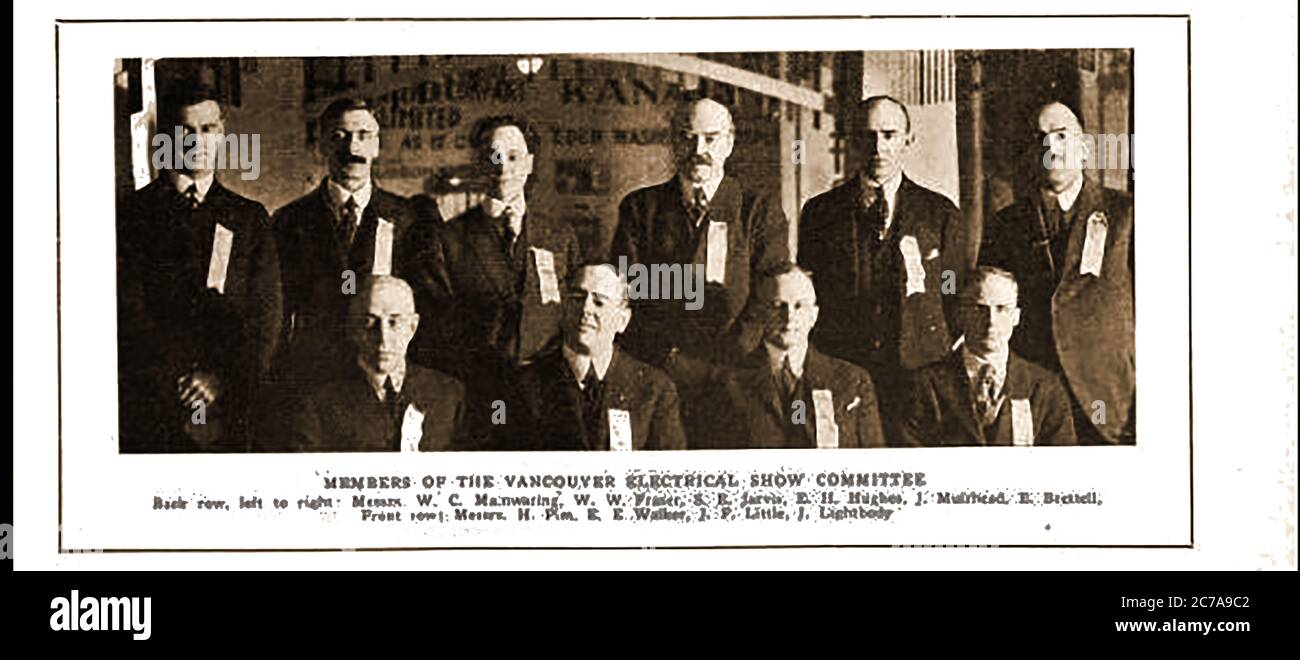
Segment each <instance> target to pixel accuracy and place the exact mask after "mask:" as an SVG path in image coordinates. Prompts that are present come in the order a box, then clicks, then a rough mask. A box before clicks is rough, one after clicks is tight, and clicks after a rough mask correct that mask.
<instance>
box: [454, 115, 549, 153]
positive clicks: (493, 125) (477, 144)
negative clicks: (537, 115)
mask: <svg viewBox="0 0 1300 660" xmlns="http://www.w3.org/2000/svg"><path fill="white" fill-rule="evenodd" d="M504 126H514V127H515V128H517V129H519V132H520V133H523V134H524V144H525V145H527V147H528V153H530V154H534V155H536V154H537V150H538V148H540V147H541V140H540V139H539V137H538V135H537V131H536V130H535V129H534V128H533V125H532V123H530V122H529V121H528V119H527V118H525V117H522V116H520V115H493V116H490V117H484V118H482V119H480V120H478V121H477V122H475V123H474V128H472V129H471V130H470V133H469V144H470V146H471V147H473V148H475V149H477V150H479V151H486V150H488V149H491V148H492V132H493V131H495V130H497V129H498V128H502V127H504Z"/></svg>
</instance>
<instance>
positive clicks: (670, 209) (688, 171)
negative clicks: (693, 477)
mask: <svg viewBox="0 0 1300 660" xmlns="http://www.w3.org/2000/svg"><path fill="white" fill-rule="evenodd" d="M734 142H735V126H734V125H733V123H732V119H731V114H730V113H729V112H728V111H727V109H726V108H725V107H723V106H722V105H721V104H719V103H717V102H716V101H713V100H710V99H700V100H695V101H692V102H690V103H687V104H685V105H683V106H681V107H680V108H678V110H677V112H675V113H674V115H673V118H672V149H673V157H674V159H675V161H676V164H677V175H676V176H675V177H673V178H672V179H669V180H668V181H665V182H664V183H661V184H658V185H655V186H650V187H648V188H642V189H640V190H635V191H632V192H631V193H629V194H628V195H627V196H626V197H624V198H623V201H622V202H621V203H620V204H619V211H618V227H617V229H616V230H615V232H614V241H613V247H612V250H611V259H610V261H611V262H612V263H615V264H617V265H618V268H619V270H620V271H621V272H623V273H624V274H625V275H626V276H627V277H628V279H629V280H630V283H631V285H632V311H633V314H632V324H631V326H630V327H629V328H628V332H627V334H626V336H625V337H624V338H623V339H622V340H621V341H620V343H621V345H623V346H624V347H626V348H627V350H628V352H629V353H632V354H633V355H636V356H637V357H638V358H639V359H641V360H644V361H646V362H648V363H650V364H653V365H656V366H659V367H661V368H663V369H664V370H665V371H667V372H668V375H669V376H671V377H672V378H673V380H674V382H675V383H676V384H677V388H678V391H679V392H681V395H682V398H683V402H684V405H685V407H684V411H683V413H684V417H685V419H684V421H685V423H686V427H687V429H688V433H690V432H691V431H690V429H692V428H693V427H694V426H695V424H696V421H697V420H698V419H699V418H700V416H701V415H702V414H704V413H705V412H706V411H702V410H698V409H697V408H698V407H697V405H696V402H697V401H700V400H702V397H703V396H704V395H705V394H706V393H707V389H708V383H709V382H710V379H711V377H712V371H713V369H714V367H715V366H716V365H717V364H718V363H721V362H725V361H727V360H728V359H730V357H731V356H732V355H733V353H735V352H736V351H735V340H736V338H737V337H739V336H742V335H744V334H746V332H745V327H744V326H745V324H746V323H747V319H748V318H749V317H748V316H747V315H746V314H745V313H744V312H745V307H746V305H747V304H748V303H749V299H750V288H751V283H752V282H754V281H756V280H757V279H758V274H760V273H762V272H764V271H766V270H770V269H772V268H774V267H775V266H777V265H778V264H781V263H784V262H787V261H789V259H790V254H789V252H790V250H789V224H788V222H787V221H786V218H785V214H784V213H783V212H782V210H781V205H780V202H779V201H778V200H776V199H774V198H773V197H772V196H771V195H770V194H768V193H766V192H758V191H754V190H749V189H747V188H745V187H744V186H742V185H741V183H740V181H739V180H738V179H736V178H735V177H734V176H731V175H727V174H726V173H725V170H724V166H725V164H726V160H727V158H728V157H729V156H730V155H731V150H732V147H733V146H734ZM669 269H676V270H675V271H671V270H669ZM666 271H667V272H675V273H680V274H681V277H680V278H679V280H678V281H679V282H680V283H681V286H680V288H679V290H678V291H676V292H671V293H670V292H661V293H660V295H658V296H656V297H655V298H656V299H650V298H651V296H650V295H648V293H647V292H648V290H649V287H647V286H646V284H647V280H649V279H651V278H655V274H656V273H659V272H666ZM655 279H658V278H655ZM701 284H702V287H701V286H700V285H701ZM656 288H658V287H656Z"/></svg>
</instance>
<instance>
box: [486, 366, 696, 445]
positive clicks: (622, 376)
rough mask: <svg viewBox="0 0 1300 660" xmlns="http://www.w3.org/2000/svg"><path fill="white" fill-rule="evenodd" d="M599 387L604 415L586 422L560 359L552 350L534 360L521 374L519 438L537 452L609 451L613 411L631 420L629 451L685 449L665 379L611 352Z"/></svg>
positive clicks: (674, 400)
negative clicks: (529, 438)
mask: <svg viewBox="0 0 1300 660" xmlns="http://www.w3.org/2000/svg"><path fill="white" fill-rule="evenodd" d="M602 382H603V386H604V399H603V401H604V405H603V414H602V415H601V418H600V419H599V420H592V421H590V422H587V421H586V420H583V419H582V398H581V397H582V393H581V390H580V389H579V387H578V381H577V379H575V378H574V376H573V372H572V370H571V369H569V365H568V363H566V362H565V360H564V354H563V353H561V352H560V351H558V350H556V351H554V352H552V353H548V354H547V355H545V356H543V357H540V358H538V359H537V361H535V362H534V363H533V364H531V365H529V366H528V367H526V368H525V369H524V370H523V373H521V374H520V383H519V388H518V391H519V400H520V402H521V403H522V404H523V408H524V409H525V410H526V414H527V418H526V421H527V424H526V425H524V427H523V428H518V431H519V432H520V434H521V436H527V435H531V436H532V443H531V446H532V448H535V449H544V450H605V449H609V410H610V409H616V410H625V411H627V412H628V413H629V416H630V417H631V427H632V446H633V449H637V450H642V449H686V436H685V435H684V434H683V432H682V424H681V418H680V416H679V412H678V405H679V402H678V399H677V388H676V387H675V386H674V385H673V382H672V381H671V380H669V378H668V375H667V374H665V373H664V372H662V371H660V370H658V369H656V368H654V367H652V366H650V365H648V364H646V363H644V362H641V361H639V360H637V359H635V358H633V357H632V356H630V355H628V354H627V353H624V352H623V351H620V350H617V349H615V351H614V356H613V358H612V359H611V360H610V363H609V369H608V370H607V371H606V372H605V379H604V381H602ZM502 448H503V449H505V448H508V447H502Z"/></svg>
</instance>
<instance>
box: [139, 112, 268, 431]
mask: <svg viewBox="0 0 1300 660" xmlns="http://www.w3.org/2000/svg"><path fill="white" fill-rule="evenodd" d="M158 119H159V121H158V126H159V139H157V140H155V141H154V144H155V146H158V144H159V141H160V140H161V141H162V142H163V143H164V145H165V143H166V142H167V140H163V139H162V138H164V137H165V138H170V137H172V135H173V134H174V129H175V128H176V127H180V129H181V132H182V133H183V134H184V135H185V136H187V137H186V141H187V142H188V141H189V140H190V139H192V140H193V144H192V145H187V149H186V151H187V152H189V153H188V155H187V157H185V158H182V159H180V161H179V162H176V161H173V165H175V166H176V168H175V169H169V170H164V171H163V172H162V173H161V174H160V176H159V177H158V178H157V179H155V180H154V181H153V183H150V184H149V185H147V186H145V187H144V188H142V189H140V190H138V191H136V192H134V193H132V194H131V195H129V196H128V197H127V198H126V199H125V200H123V202H122V203H121V205H120V206H119V208H118V210H117V245H118V248H117V249H118V253H117V278H118V326H117V335H118V378H119V381H118V383H119V402H120V406H121V407H120V421H121V438H120V445H119V449H120V450H121V451H123V452H183V451H247V444H246V442H247V435H246V432H247V427H248V417H249V414H248V412H249V406H250V402H251V401H252V400H253V398H254V396H255V395H256V392H257V389H258V386H259V385H260V384H261V382H262V380H263V378H264V377H265V376H266V374H267V371H268V369H269V367H270V361H271V355H272V353H273V351H274V350H275V345H276V339H277V337H278V336H279V332H280V266H279V262H278V261H277V258H276V247H275V240H274V237H273V236H272V234H271V227H270V224H269V220H268V217H267V214H266V209H265V208H263V206H262V205H261V204H259V203H257V202H255V201H253V200H251V199H247V198H245V197H241V196H240V195H238V194H236V193H234V192H232V191H230V190H229V189H227V188H226V187H225V186H223V185H221V182H220V181H218V180H217V177H216V174H215V171H214V170H215V168H216V166H217V164H218V157H217V153H218V150H220V149H222V148H223V147H224V141H225V126H224V121H223V117H222V109H221V106H220V104H219V103H218V102H217V101H216V100H215V99H214V98H213V96H212V95H210V94H208V93H206V92H205V91H204V90H201V89H193V88H191V89H188V90H180V91H176V92H172V93H169V94H168V95H166V96H165V97H164V98H163V99H162V103H160V105H159V116H158ZM188 136H193V137H192V138H190V137H188ZM162 148H167V147H166V146H163V147H162ZM155 162H158V160H157V159H156V161H155Z"/></svg>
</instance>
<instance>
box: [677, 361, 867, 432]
mask: <svg viewBox="0 0 1300 660" xmlns="http://www.w3.org/2000/svg"><path fill="white" fill-rule="evenodd" d="M814 390H830V392H831V402H832V403H833V404H834V409H835V413H834V414H835V424H836V425H837V426H838V427H839V447H840V448H842V449H860V448H866V447H884V446H885V437H884V433H883V432H882V430H881V423H880V413H879V409H878V404H877V400H876V389H875V386H874V385H873V384H872V382H871V376H870V375H868V374H867V372H866V370H864V369H862V368H861V367H858V366H856V365H853V364H850V363H848V362H845V361H843V360H839V359H836V358H833V357H829V356H827V355H824V354H822V353H821V352H819V351H818V350H817V349H816V348H812V347H809V348H808V353H807V355H806V356H805V357H804V371H803V378H802V379H801V383H800V388H799V392H800V393H801V394H802V396H800V397H799V398H800V399H801V400H803V401H804V405H803V410H804V413H805V414H804V418H803V421H804V423H803V424H801V425H795V424H793V423H790V424H787V420H792V418H793V414H794V407H793V405H791V406H790V407H789V408H787V407H786V406H785V405H783V404H782V400H781V396H780V394H779V393H778V389H777V385H776V382H775V381H774V379H773V376H772V372H771V367H770V366H769V364H768V357H767V354H766V350H765V349H764V348H762V347H759V348H758V349H757V350H755V351H754V352H753V353H752V354H751V355H750V356H749V357H748V358H746V360H745V364H744V366H743V367H740V368H733V369H729V370H727V371H726V372H725V373H724V374H723V375H722V376H721V378H720V382H719V385H718V389H717V400H716V401H715V406H714V407H713V409H712V411H711V416H710V417H711V420H712V421H711V424H710V428H709V436H708V437H703V438H691V439H690V441H691V446H693V447H699V448H717V449H772V448H775V449H813V448H816V447H817V421H816V415H815V407H814V405H813V391H814Z"/></svg>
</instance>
